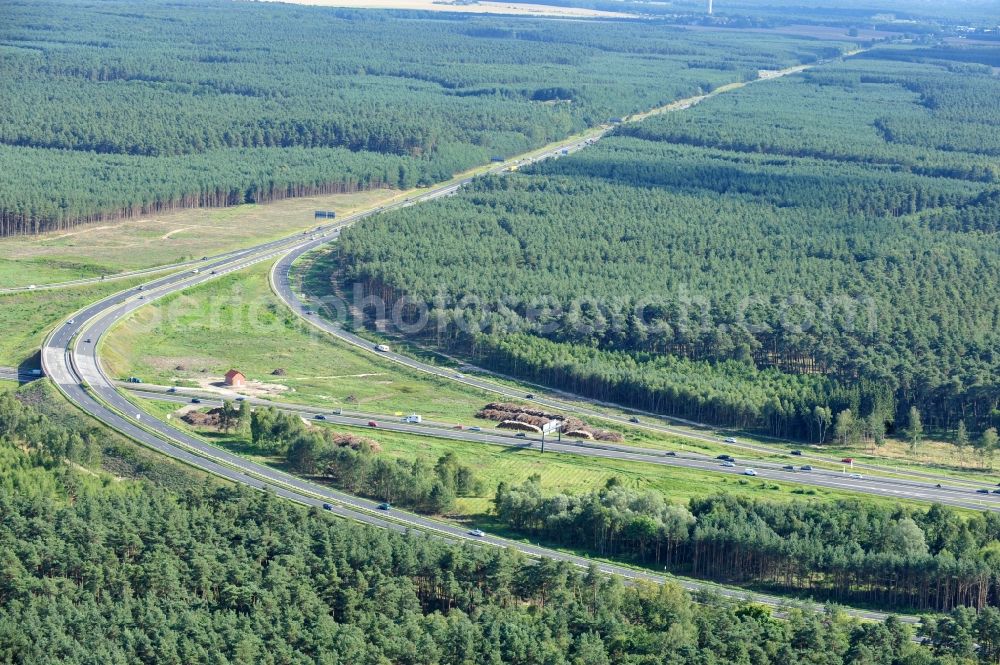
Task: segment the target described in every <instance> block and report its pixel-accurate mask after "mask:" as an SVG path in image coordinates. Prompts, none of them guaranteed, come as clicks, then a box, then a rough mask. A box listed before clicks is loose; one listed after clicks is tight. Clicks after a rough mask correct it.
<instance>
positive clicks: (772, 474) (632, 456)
mask: <svg viewBox="0 0 1000 665" xmlns="http://www.w3.org/2000/svg"><path fill="white" fill-rule="evenodd" d="M118 387H119V388H126V389H128V390H129V392H130V393H131V394H133V395H136V396H137V397H142V398H145V399H152V400H158V401H163V402H170V403H174V404H177V405H187V404H190V403H191V400H192V398H195V397H197V398H198V399H200V400H201V406H204V407H215V406H221V405H222V398H221V397H219V396H214V397H211V396H208V394H207V393H205V392H204V391H199V390H191V389H184V388H175V389H173V392H166V391H167V389H166V388H163V387H152V386H145V385H142V384H139V385H136V384H127V383H120V384H118ZM247 401H248V402H250V403H251V404H253V405H254V406H273V407H275V408H277V409H280V410H282V411H285V412H286V413H292V414H294V415H297V416H300V417H302V418H305V419H307V420H310V421H312V422H314V423H315V424H320V423H324V424H335V425H347V426H350V427H363V428H369V425H368V423H369V422H370V421H374V422H376V423H377V425H378V429H382V430H387V431H390V432H401V433H405V434H415V435H419V436H431V437H435V438H440V439H447V440H451V441H463V442H466V443H473V444H485V445H494V446H505V447H508V448H518V449H524V450H540V449H541V445H542V442H541V440H540V438H539V437H538V436H537V435H526V436H525V437H523V438H522V437H518V436H517V435H516V434H515V433H514V432H510V431H505V430H500V429H495V428H493V427H489V428H488V429H483V430H482V431H474V430H471V429H468V428H464V427H463V428H462V429H458V428H456V427H455V426H453V425H450V424H446V423H435V422H431V421H424V422H422V423H419V424H417V423H407V422H403V421H402V420H401V419H400V418H399V417H398V416H389V415H386V414H375V413H360V412H350V413H345V412H342V411H330V410H329V409H321V408H319V407H311V406H308V405H302V404H291V403H281V402H275V401H270V400H260V399H252V398H251V399H248V400H247ZM317 416H322V420H320V419H318V418H317ZM545 450H546V452H549V453H563V454H568V455H580V456H584V457H595V458H601V459H613V460H616V461H625V462H639V463H644V464H655V465H658V466H669V467H676V468H683V469H692V470H697V471H709V472H712V473H719V474H726V475H736V476H744V475H745V470H746V468H748V467H752V468H753V469H754V471H755V472H756V474H757V475H756V476H755V477H754V479H753V481H752V482H761V481H765V482H766V481H768V480H776V481H780V482H784V483H791V484H798V485H807V486H812V487H821V488H825V489H829V490H840V491H846V492H858V493H864V494H869V495H873V496H881V497H886V498H891V499H898V500H908V501H924V502H936V503H941V504H946V505H949V506H954V507H956V508H967V509H970V510H991V511H997V512H1000V495H994V494H989V495H982V494H978V493H976V492H975V490H973V489H970V488H968V487H962V486H961V485H956V484H955V481H954V479H953V480H952V483H951V484H949V485H944V484H941V487H936V486H934V485H931V484H929V483H926V482H918V481H913V480H909V479H906V478H891V477H867V478H865V477H862V478H852V477H851V476H850V474H848V473H844V472H839V471H832V470H827V469H813V470H812V471H802V470H801V468H800V467H796V470H794V471H792V470H787V469H785V468H784V466H785V464H784V463H783V462H766V461H759V460H755V461H754V462H753V463H744V464H739V465H735V466H722V464H721V462H720V461H719V460H717V459H715V458H713V457H711V456H709V455H701V454H698V453H692V452H673V451H672V452H670V453H669V454H668V453H667V452H665V451H663V450H655V449H650V448H641V447H638V446H625V445H616V444H613V443H606V442H598V441H581V440H577V439H565V440H562V441H560V440H557V439H554V438H552V437H547V438H546V441H545Z"/></svg>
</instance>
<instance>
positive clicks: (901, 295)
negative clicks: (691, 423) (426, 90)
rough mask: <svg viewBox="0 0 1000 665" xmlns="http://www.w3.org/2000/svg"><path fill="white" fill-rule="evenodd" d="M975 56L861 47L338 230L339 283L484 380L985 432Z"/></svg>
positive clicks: (982, 124)
mask: <svg viewBox="0 0 1000 665" xmlns="http://www.w3.org/2000/svg"><path fill="white" fill-rule="evenodd" d="M959 56H961V58H959ZM995 57H996V56H995V54H993V53H992V52H991V51H990V50H989V49H974V48H968V49H955V48H950V47H949V48H941V49H937V50H934V49H928V48H908V47H883V48H879V49H876V50H874V51H871V52H869V53H866V54H863V55H862V56H859V57H855V58H851V59H849V60H847V61H846V62H841V63H832V64H827V65H823V66H821V67H818V68H816V69H813V70H810V71H807V72H805V73H803V74H801V75H796V76H793V77H787V78H785V79H781V80H778V81H765V82H759V83H754V84H751V85H749V86H746V87H745V88H744V89H742V90H739V91H736V92H732V93H728V94H726V95H720V96H717V97H714V98H712V99H710V100H707V101H705V102H703V103H702V104H699V105H697V106H695V107H694V108H692V109H688V110H686V111H683V112H677V113H669V114H665V115H662V116H657V117H653V118H650V119H647V120H645V121H643V122H641V123H635V124H629V125H623V126H621V127H620V128H618V129H617V130H616V131H615V133H614V134H613V135H612V136H610V137H608V138H605V139H603V140H601V141H600V142H599V143H598V144H597V145H595V146H593V147H591V148H588V149H586V150H583V151H581V152H579V153H577V154H575V155H572V156H570V157H563V158H560V159H558V160H550V161H548V162H545V163H543V164H540V165H538V166H536V167H532V169H530V170H527V171H526V172H525V173H521V174H512V175H510V176H508V177H503V178H491V179H482V180H479V181H477V182H476V183H475V184H474V185H473V186H471V187H470V188H468V189H467V190H466V191H465V192H463V193H462V194H460V195H459V196H456V197H453V198H451V199H449V200H446V201H440V202H435V203H433V204H431V205H427V206H420V207H419V208H411V209H408V210H406V211H402V212H399V213H394V214H392V215H387V216H385V217H383V218H380V219H375V220H372V221H370V222H366V223H365V224H363V225H361V226H359V227H356V228H354V229H351V230H350V231H348V232H347V233H345V234H344V237H343V242H342V243H341V247H340V248H339V250H338V251H339V254H337V255H335V256H334V257H333V260H334V261H333V262H334V265H338V264H339V265H341V266H343V269H342V271H341V272H340V273H339V274H337V275H336V279H337V280H342V281H346V282H354V283H358V284H360V285H362V286H363V287H364V288H365V289H366V290H367V292H369V293H374V294H376V295H379V296H383V297H385V298H387V299H388V300H389V301H396V300H397V299H398V298H399V297H400V296H401V295H403V294H404V293H405V294H408V295H411V296H415V297H416V299H418V300H420V301H423V302H426V303H427V304H428V309H429V315H430V325H429V326H427V327H426V329H425V330H424V332H423V334H424V336H425V338H426V341H430V342H433V343H435V344H439V345H441V346H443V347H446V348H449V349H451V350H456V351H462V352H465V353H468V354H469V355H470V356H471V357H473V358H474V359H475V360H476V362H479V363H481V364H484V365H486V366H488V367H490V368H493V369H499V370H502V371H504V372H509V373H513V374H516V375H519V376H525V377H530V378H532V379H535V380H539V381H542V382H545V383H547V384H548V385H553V386H557V387H561V388H569V389H572V390H574V391H576V392H579V393H583V394H587V395H590V396H593V397H599V398H601V399H608V400H614V401H618V402H622V403H626V404H630V405H633V406H637V407H642V408H644V409H649V410H653V411H657V412H660V413H664V414H670V415H676V416H681V417H686V418H693V419H697V420H700V421H708V422H713V423H717V424H726V425H734V426H739V427H745V428H752V429H758V430H762V431H766V432H769V433H772V434H776V435H781V436H792V437H798V438H802V439H807V440H814V441H815V440H819V438H820V436H821V435H822V434H823V433H824V432H827V433H832V430H830V429H829V428H825V427H824V426H823V423H824V422H826V421H828V420H829V417H830V415H831V414H826V415H822V414H818V413H817V407H819V408H820V409H822V410H823V413H824V414H825V413H826V411H827V410H829V411H832V415H833V416H835V415H836V413H837V412H839V411H842V410H845V409H851V411H852V413H853V414H854V415H856V416H860V418H863V419H865V422H866V423H867V425H866V429H865V436H866V437H868V438H871V439H873V440H875V441H876V442H877V441H878V440H879V438H880V436H881V435H882V434H884V433H885V431H886V429H887V428H888V429H889V430H890V431H891V430H892V428H893V427H894V426H896V423H899V422H901V420H902V419H903V416H904V415H905V414H906V413H907V412H908V411H909V409H910V407H911V406H916V407H917V408H918V409H919V410H920V411H921V412H922V413H923V414H924V421H925V424H927V425H928V426H929V427H930V428H932V429H933V430H936V431H942V430H945V431H949V430H954V429H955V428H956V427H957V426H958V422H959V421H960V420H963V419H964V420H965V422H966V425H967V426H968V427H969V428H971V429H973V430H976V431H979V432H981V431H983V430H985V429H987V428H988V427H991V426H996V425H997V424H998V422H1000V412H998V410H997V408H998V405H1000V386H998V383H997V379H996V377H997V376H1000V364H998V363H1000V358H998V356H997V354H996V349H997V348H1000V332H998V323H1000V291H998V287H1000V234H998V231H1000V216H998V215H1000V207H998V206H997V202H998V200H1000V170H998V163H1000V162H998V159H997V156H998V154H1000V144H998V137H1000V133H998V132H997V131H996V128H997V126H998V123H1000V78H998V77H996V76H995V75H993V74H991V71H990V69H989V66H988V65H987V64H978V63H988V62H992V60H991V59H993V58H995ZM817 416H819V419H818V420H817ZM859 422H860V420H859ZM827 424H828V423H827Z"/></svg>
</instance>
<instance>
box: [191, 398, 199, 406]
mask: <svg viewBox="0 0 1000 665" xmlns="http://www.w3.org/2000/svg"><path fill="white" fill-rule="evenodd" d="M191 403H192V404H201V400H200V399H198V398H197V397H192V398H191Z"/></svg>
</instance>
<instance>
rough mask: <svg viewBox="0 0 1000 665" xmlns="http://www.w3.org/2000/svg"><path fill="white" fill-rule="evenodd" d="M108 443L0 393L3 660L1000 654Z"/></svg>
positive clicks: (707, 659) (583, 663)
mask: <svg viewBox="0 0 1000 665" xmlns="http://www.w3.org/2000/svg"><path fill="white" fill-rule="evenodd" d="M49 406H50V407H51V404H50V405H49ZM102 436H106V433H104V432H99V431H96V430H90V431H86V432H80V433H77V431H75V429H73V428H69V427H68V426H67V425H66V424H64V423H60V422H59V421H57V420H52V419H51V418H49V417H46V416H44V415H41V414H40V413H38V412H37V411H36V410H35V409H34V408H33V407H32V406H29V405H26V404H25V403H23V402H22V401H19V400H18V399H16V398H15V397H14V396H13V395H11V394H10V393H4V394H2V395H0V457H2V459H3V462H4V463H3V464H2V465H0V570H2V575H0V661H2V662H9V663H102V664H103V663H151V664H152V663H157V664H162V663H178V664H180V663H184V664H185V665H191V664H196V663H331V664H333V663H345V664H350V665H359V664H365V663H371V664H372V665H375V664H376V663H401V664H402V663H411V664H427V665H431V664H437V663H441V664H454V665H472V664H480V663H481V664H483V665H486V664H495V663H511V664H523V665H537V664H538V663H546V664H550V665H561V664H566V665H607V664H608V663H612V662H614V663H634V664H640V663H676V664H678V665H680V664H688V663H690V664H691V665H695V664H697V665H713V664H715V663H719V664H722V663H747V664H749V663H755V664H759V665H766V664H768V663H775V664H779V663H780V664H781V665H795V664H798V663H803V664H805V663H811V664H814V663H821V664H828V665H837V664H841V663H844V664H846V663H851V664H859V665H860V664H862V663H886V664H892V665H897V664H898V665H925V664H926V665H931V664H937V663H940V664H942V665H944V664H950V663H963V664H964V663H970V664H971V663H977V662H980V663H989V662H994V661H995V659H996V656H997V652H996V645H997V644H1000V630H998V628H997V626H998V625H1000V614H998V613H997V611H996V610H995V609H993V608H986V609H985V610H983V611H982V612H981V613H979V614H978V615H976V614H975V613H970V612H968V611H964V610H956V611H954V612H952V614H951V615H949V616H945V617H941V618H938V619H934V620H931V621H928V622H927V623H926V624H925V625H924V626H923V627H922V628H921V631H922V632H923V633H925V634H926V635H927V636H928V638H929V639H928V643H927V645H926V646H923V645H920V644H917V643H915V642H914V641H912V639H911V638H912V632H911V630H910V629H909V628H908V627H906V626H904V625H903V624H901V623H900V622H899V621H898V620H895V619H893V618H890V620H889V621H887V622H885V623H884V624H874V623H860V622H858V621H857V620H853V619H849V618H848V617H846V616H844V615H843V614H842V613H839V612H837V611H836V609H831V610H830V611H829V612H828V613H826V614H815V613H811V612H806V611H800V610H795V609H791V610H789V611H788V612H787V613H786V618H785V619H781V620H779V619H777V618H774V617H772V616H771V615H770V613H769V612H768V611H767V610H766V609H764V608H761V607H759V606H755V605H751V604H746V603H730V602H724V601H721V600H718V599H713V598H710V597H704V598H699V599H697V600H698V602H697V603H695V602H693V601H692V599H691V598H690V597H689V596H688V595H687V594H686V593H684V592H683V591H681V590H680V589H679V588H678V587H676V586H673V585H666V586H663V587H652V586H633V587H626V586H624V585H623V584H622V582H621V580H619V579H612V578H606V577H604V576H602V575H600V574H598V573H596V572H595V571H594V570H590V571H581V570H577V569H574V568H572V567H570V566H568V565H567V564H563V563H554V562H551V561H541V562H539V563H534V562H532V561H530V560H527V559H525V558H523V557H521V556H519V555H517V554H516V553H512V552H508V551H504V550H499V549H494V548H484V547H476V546H472V545H465V546H458V545H452V544H447V543H445V542H443V541H438V540H433V539H429V538H425V537H421V536H418V535H415V534H405V535H404V534H398V533H392V532H388V531H382V530H378V529H374V528H370V527H363V526H359V525H354V524H350V523H347V522H343V521H340V520H338V519H335V518H331V517H329V516H328V515H326V514H323V513H322V511H317V510H315V509H312V510H307V509H305V508H302V507H299V506H295V505H293V504H291V503H289V502H286V501H282V500H279V499H277V498H275V497H273V496H270V495H267V494H262V493H256V492H251V491H248V490H244V489H238V488H232V487H228V486H220V485H216V484H213V483H208V484H196V483H192V484H189V485H188V486H187V488H186V489H184V490H176V489H170V488H169V487H167V486H165V485H163V484H160V483H159V482H157V481H155V480H134V479H126V478H115V477H114V476H112V475H110V474H107V473H104V472H102V471H100V470H99V468H98V467H97V466H96V465H97V464H98V463H99V455H100V453H99V451H96V450H94V449H93V448H94V446H95V445H96V446H98V447H99V446H100V439H101V437H102ZM88 442H89V443H88ZM88 449H89V450H90V452H87V451H88ZM66 455H71V457H72V459H74V460H76V462H75V464H73V465H70V464H66V461H67V459H68V458H67V457H65V456H66ZM95 455H96V457H95ZM162 463H163V464H168V463H167V462H162Z"/></svg>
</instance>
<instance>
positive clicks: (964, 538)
mask: <svg viewBox="0 0 1000 665" xmlns="http://www.w3.org/2000/svg"><path fill="white" fill-rule="evenodd" d="M614 481H615V479H612V481H611V482H609V484H608V486H607V487H605V488H602V489H599V490H594V491H592V492H590V493H588V494H583V495H579V496H568V495H562V494H556V495H545V494H543V492H542V487H541V484H540V480H539V479H538V478H537V477H536V478H533V479H531V480H529V481H527V482H525V483H524V484H523V485H520V486H516V487H510V486H507V485H501V486H500V487H498V488H497V492H496V497H495V506H496V513H497V516H498V518H499V519H500V520H501V521H502V522H504V523H505V524H507V525H509V526H510V527H512V528H513V529H515V530H516V531H518V532H519V533H524V534H530V535H531V536H533V537H540V538H542V539H543V541H545V542H548V543H554V544H560V545H569V546H573V547H580V548H584V549H587V550H589V551H592V552H594V553H596V554H599V555H601V556H611V557H626V558H631V559H633V560H635V561H639V562H643V563H647V564H654V565H655V566H656V567H660V566H665V567H667V568H668V569H669V570H672V571H674V572H677V573H680V574H685V575H692V576H698V577H706V578H710V579H713V580H718V581H722V582H728V583H736V584H751V585H755V586H760V587H765V588H769V589H777V590H781V591H799V592H805V593H808V594H809V595H810V596H811V597H814V598H822V599H828V600H835V601H837V602H845V603H855V604H858V603H866V604H870V605H873V606H876V607H888V608H893V609H897V610H898V609H902V608H915V609H920V610H937V611H948V610H951V609H953V608H954V607H957V606H971V607H976V608H983V607H986V606H987V605H998V604H1000V516H998V515H997V514H996V513H983V514H980V515H976V516H975V517H973V518H969V519H966V518H965V517H963V516H960V515H959V514H958V513H956V512H955V511H954V510H952V509H950V508H946V507H943V506H939V505H935V506H932V507H931V508H929V509H927V510H911V509H906V508H886V507H880V506H874V505H871V504H869V503H865V502H864V501H858V500H850V501H846V500H845V501H837V502H833V503H829V504H828V503H823V504H818V503H815V502H812V503H810V502H807V501H796V502H792V503H780V504H779V503H773V502H769V501H765V500H760V499H748V498H737V497H733V496H730V495H722V496H711V497H705V498H698V499H692V500H691V501H690V502H689V504H688V505H687V506H680V505H676V504H670V503H667V502H666V501H665V500H664V498H663V496H662V495H660V494H658V493H656V492H650V491H637V490H634V489H629V488H626V487H623V486H620V485H619V484H616V483H615V482H614Z"/></svg>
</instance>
